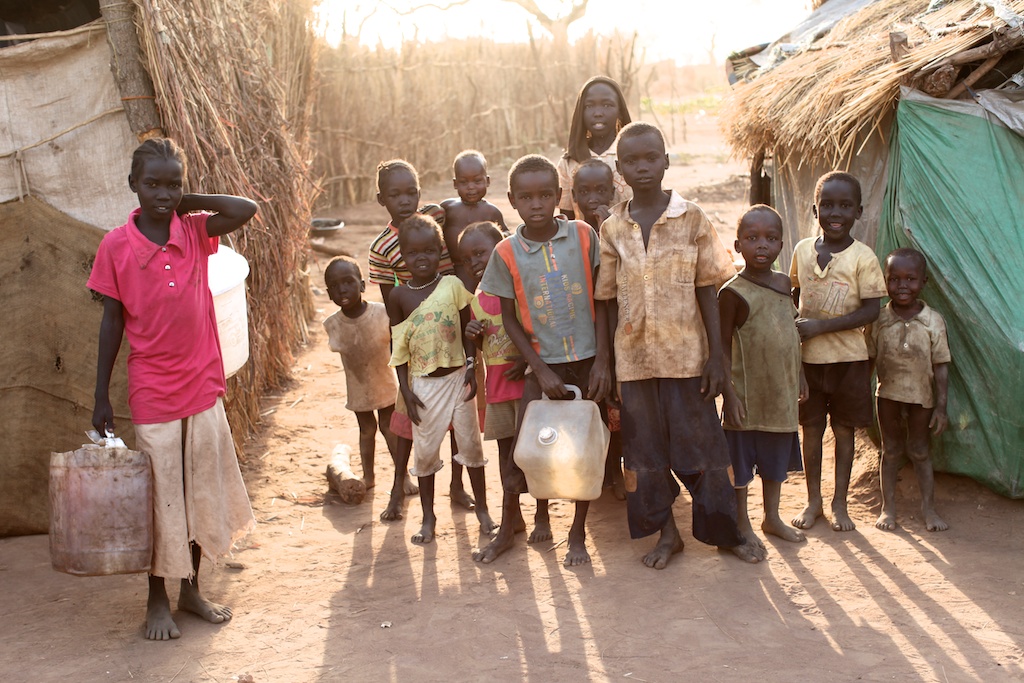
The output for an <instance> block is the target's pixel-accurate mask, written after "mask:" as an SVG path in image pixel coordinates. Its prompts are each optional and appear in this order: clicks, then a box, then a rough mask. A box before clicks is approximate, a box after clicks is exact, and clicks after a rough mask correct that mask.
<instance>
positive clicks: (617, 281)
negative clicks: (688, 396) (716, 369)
mask: <svg viewBox="0 0 1024 683" xmlns="http://www.w3.org/2000/svg"><path fill="white" fill-rule="evenodd" d="M735 274H736V269H735V267H734V266H733V264H732V259H730V258H729V253H728V252H727V251H726V249H725V247H724V246H723V245H722V241H721V240H720V239H719V238H718V234H717V233H716V232H715V229H714V227H713V226H712V225H711V222H710V221H709V220H708V219H707V216H705V215H704V212H703V211H701V210H700V207H698V206H697V205H696V204H694V203H692V202H688V201H686V200H685V199H683V198H682V197H680V196H679V195H678V194H676V193H675V192H672V195H671V198H670V199H669V204H668V208H667V209H666V210H665V213H664V214H662V215H661V217H660V218H658V220H657V221H655V222H654V225H653V226H652V227H651V237H650V242H649V244H648V245H647V246H646V247H644V238H643V235H642V234H641V230H640V226H639V225H638V224H637V223H636V222H634V221H633V219H632V218H630V216H629V202H623V203H621V204H618V205H616V206H615V207H614V208H613V209H612V214H611V216H610V217H609V218H608V220H607V221H605V222H604V224H603V225H602V226H601V269H600V271H599V272H598V276H597V287H596V288H595V292H594V298H595V299H598V300H611V299H615V300H617V302H618V311H619V322H618V326H617V327H616V328H615V373H616V378H617V379H618V381H620V382H632V381H637V380H644V379H653V378H657V377H671V378H686V377H699V376H700V375H701V372H703V370H704V363H705V362H706V361H707V358H708V342H707V334H706V333H705V331H704V321H703V320H702V319H701V315H700V310H699V309H698V307H697V295H696V288H697V287H706V286H709V285H712V286H715V287H718V286H720V285H722V284H723V283H724V282H725V281H726V280H728V279H729V278H730V277H732V276H733V275H735Z"/></svg>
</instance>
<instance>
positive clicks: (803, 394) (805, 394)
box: [798, 372, 811, 403]
mask: <svg viewBox="0 0 1024 683" xmlns="http://www.w3.org/2000/svg"><path fill="white" fill-rule="evenodd" d="M810 397H811V387H810V386H808V384H807V378H806V377H804V373H802V372H801V373H800V398H799V399H798V401H799V402H800V403H807V399H809V398H810Z"/></svg>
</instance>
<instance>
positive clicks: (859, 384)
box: [800, 360, 875, 427]
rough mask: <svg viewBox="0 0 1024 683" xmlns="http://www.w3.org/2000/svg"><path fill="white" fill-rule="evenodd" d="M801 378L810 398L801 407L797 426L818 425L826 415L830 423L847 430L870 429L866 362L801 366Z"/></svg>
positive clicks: (869, 384)
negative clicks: (847, 428) (802, 368)
mask: <svg viewBox="0 0 1024 683" xmlns="http://www.w3.org/2000/svg"><path fill="white" fill-rule="evenodd" d="M804 377H806V378H807V386H808V387H809V388H810V390H811V395H810V398H808V399H807V401H806V402H804V403H801V404H800V424H802V425H807V424H810V423H812V422H817V421H818V420H821V419H824V418H825V416H826V415H828V416H829V417H830V418H831V419H832V424H838V425H843V426H846V427H870V426H871V425H872V423H874V421H875V415H874V410H873V407H872V405H871V364H870V362H869V361H866V360H857V361H850V362H848V363H826V364H821V365H818V364H812V363H804Z"/></svg>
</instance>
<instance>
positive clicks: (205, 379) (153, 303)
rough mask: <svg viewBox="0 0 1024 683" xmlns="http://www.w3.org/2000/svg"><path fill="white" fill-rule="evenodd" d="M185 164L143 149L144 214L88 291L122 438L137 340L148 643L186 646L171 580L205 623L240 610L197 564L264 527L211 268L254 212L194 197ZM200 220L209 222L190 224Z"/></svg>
mask: <svg viewBox="0 0 1024 683" xmlns="http://www.w3.org/2000/svg"><path fill="white" fill-rule="evenodd" d="M185 166H186V162H185V156H184V154H183V153H182V151H181V150H180V149H179V148H178V147H177V145H175V144H174V142H173V141H171V140H167V139H151V140H147V141H146V142H144V143H142V145H140V146H139V147H138V148H137V149H136V150H135V153H134V155H133V156H132V166H131V175H129V176H128V185H129V186H130V187H131V189H132V191H133V192H135V194H136V195H138V198H139V208H138V209H136V210H134V211H132V213H131V214H130V215H129V216H128V221H127V222H126V223H125V224H124V225H122V226H121V227H119V228H116V229H114V230H111V231H110V232H109V233H107V234H106V235H105V236H104V237H103V240H102V242H100V246H99V249H98V250H97V252H96V260H95V262H94V264H93V268H92V273H91V275H90V276H89V283H88V286H89V288H90V289H92V290H93V291H95V292H97V293H99V294H102V295H103V297H104V300H103V321H102V323H101V324H100V335H99V360H98V364H97V371H96V397H95V398H96V404H95V408H94V410H93V418H92V423H93V426H94V427H95V428H96V429H97V430H98V431H99V432H100V433H101V434H102V433H104V432H107V431H109V432H113V430H114V411H113V407H112V406H111V403H110V396H109V392H110V376H111V372H112V370H113V367H114V361H115V360H116V359H117V354H118V352H119V351H120V348H121V338H122V335H124V334H126V335H127V336H128V343H129V345H130V346H131V351H130V353H129V355H128V405H129V408H130V410H131V416H132V423H133V424H134V426H135V434H136V445H137V448H138V450H140V451H143V452H145V453H148V454H149V456H150V461H151V463H152V466H153V510H154V514H153V522H154V549H153V561H152V566H151V569H150V577H149V599H148V603H147V609H146V637H147V638H149V639H150V640H168V639H172V638H177V637H179V636H180V635H181V633H180V631H179V630H178V627H177V626H176V625H175V623H174V621H173V619H172V618H171V608H170V601H169V600H168V597H167V591H166V588H165V585H164V579H165V577H170V578H180V579H181V590H180V593H179V596H178V609H180V610H186V611H189V612H193V613H195V614H197V615H199V616H200V617H202V618H204V619H206V620H207V621H210V622H213V623H221V622H224V621H227V620H229V619H230V618H231V609H230V608H228V607H225V606H223V605H218V604H216V603H213V602H210V601H209V600H207V599H206V598H205V597H203V596H202V594H201V593H200V592H199V583H198V579H197V574H198V572H199V561H200V558H201V557H202V555H203V554H204V553H205V554H206V555H207V556H208V557H211V558H212V557H216V556H217V555H220V554H223V553H226V552H227V551H228V550H229V549H230V547H231V544H232V543H233V542H234V541H235V540H236V539H237V538H238V537H239V536H241V535H243V534H244V533H246V532H247V531H248V530H249V529H250V528H252V526H253V524H254V520H253V516H252V509H251V508H250V506H249V498H248V495H247V494H246V491H245V485H244V483H243V482H242V475H241V473H240V472H239V469H238V461H237V459H236V457H235V450H234V445H233V442H232V439H231V430H230V428H229V427H228V423H227V418H226V416H225V414H224V404H223V396H224V392H225V381H224V364H223V361H222V359H221V353H220V342H219V339H218V337H217V320H216V318H215V316H214V310H213V296H212V295H211V293H210V288H209V284H208V280H207V257H209V256H210V254H213V253H214V252H216V251H217V245H218V239H217V238H218V237H219V236H220V235H226V234H228V233H229V232H232V231H233V230H237V229H238V228H240V227H242V226H243V225H245V223H246V222H248V220H249V219H250V218H252V217H253V216H254V215H255V214H256V203H255V202H253V201H252V200H250V199H245V198H243V197H232V196H229V195H201V194H185V193H184V190H183V185H184V181H185ZM192 212H202V213H192Z"/></svg>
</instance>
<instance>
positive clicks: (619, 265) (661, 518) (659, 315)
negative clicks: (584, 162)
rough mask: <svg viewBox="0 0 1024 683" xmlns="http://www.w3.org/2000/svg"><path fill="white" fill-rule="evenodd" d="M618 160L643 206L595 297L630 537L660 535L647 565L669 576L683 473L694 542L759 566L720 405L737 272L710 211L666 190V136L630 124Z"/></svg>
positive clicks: (608, 233)
mask: <svg viewBox="0 0 1024 683" xmlns="http://www.w3.org/2000/svg"><path fill="white" fill-rule="evenodd" d="M617 163H618V167H619V172H620V173H621V174H622V177H623V178H625V180H626V183H627V184H628V185H629V186H630V187H631V188H632V190H633V199H632V200H630V201H628V202H622V203H621V204H617V205H616V206H615V207H614V208H613V209H612V215H611V217H610V218H609V219H608V220H607V221H605V222H604V224H603V225H602V226H601V262H602V268H601V272H600V274H599V276H598V282H597V288H596V292H595V297H596V298H597V299H599V300H606V301H608V302H610V303H609V306H608V317H609V321H608V325H609V328H610V329H611V330H614V333H613V334H614V344H615V374H616V379H617V380H618V382H619V396H620V398H621V401H622V452H623V456H624V463H625V481H626V494H627V497H626V509H627V514H628V517H629V531H630V535H631V536H632V537H633V538H643V537H644V536H649V535H651V534H654V533H658V532H660V534H661V537H660V538H659V540H658V543H657V545H655V547H654V549H653V550H652V551H651V552H650V553H648V554H647V555H646V556H645V557H644V559H643V561H644V564H646V565H647V566H648V567H653V568H655V569H664V568H665V567H666V566H667V565H668V563H669V561H670V560H671V559H672V556H673V555H674V554H675V553H678V552H681V551H682V549H683V540H682V538H680V536H679V529H678V528H677V527H676V522H675V519H673V517H672V504H673V502H674V501H675V499H676V496H678V495H679V484H678V483H677V482H676V479H675V477H678V478H679V480H680V481H682V482H683V484H684V485H685V486H686V488H687V489H688V490H689V491H690V495H691V496H692V497H693V535H694V537H695V538H697V540H699V541H703V542H704V543H709V544H712V545H717V546H719V547H722V548H728V549H730V550H732V551H733V552H734V553H736V555H738V556H739V557H740V558H742V559H744V560H746V561H748V562H760V561H761V560H763V559H764V558H765V550H764V548H763V547H762V546H758V545H756V544H753V543H747V542H746V539H744V538H743V536H742V535H741V534H740V532H739V530H738V529H737V526H736V496H735V494H734V493H733V482H732V477H731V476H730V474H729V450H728V447H727V445H726V442H725V434H724V433H723V432H722V424H721V422H720V421H719V418H718V411H717V410H716V408H715V397H716V396H717V395H718V394H719V393H721V391H722V387H723V385H724V383H725V379H726V378H725V371H724V369H723V367H722V332H721V327H720V326H719V320H718V298H717V297H716V289H717V286H718V285H719V284H721V283H723V282H725V281H726V280H728V279H729V278H730V277H732V275H733V274H735V272H736V271H735V270H734V268H733V265H732V260H731V259H730V258H729V255H728V252H726V250H725V247H724V246H722V243H721V241H720V240H719V239H718V235H716V234H715V230H714V228H713V227H712V226H711V223H710V222H709V221H708V219H707V217H706V216H705V215H704V213H703V212H702V211H701V210H700V208H698V207H697V205H696V204H693V203H691V202H688V201H686V200H684V199H683V198H682V197H680V196H679V195H678V194H676V193H675V192H672V191H667V190H664V189H663V188H662V186H661V181H662V179H663V178H664V176H665V170H666V169H667V168H668V154H666V153H665V140H664V138H663V137H662V134H661V131H660V130H658V129H657V128H656V127H654V126H652V125H650V124H648V123H642V122H634V123H631V124H629V125H628V126H626V127H625V128H623V129H622V131H621V132H620V133H619V141H618V162H617ZM673 474H674V475H675V476H673Z"/></svg>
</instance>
